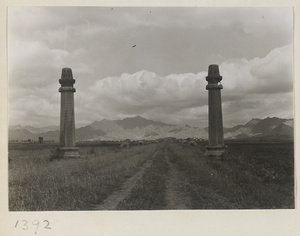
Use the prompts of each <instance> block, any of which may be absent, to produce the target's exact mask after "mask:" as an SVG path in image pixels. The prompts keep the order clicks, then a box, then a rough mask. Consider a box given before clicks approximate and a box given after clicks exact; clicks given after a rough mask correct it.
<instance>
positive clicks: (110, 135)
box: [9, 116, 294, 142]
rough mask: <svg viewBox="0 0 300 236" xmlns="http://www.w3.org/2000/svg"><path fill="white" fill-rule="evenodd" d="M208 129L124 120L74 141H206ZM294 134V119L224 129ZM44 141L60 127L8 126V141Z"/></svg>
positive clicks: (98, 124) (89, 129) (81, 131)
mask: <svg viewBox="0 0 300 236" xmlns="http://www.w3.org/2000/svg"><path fill="white" fill-rule="evenodd" d="M207 130H208V129H207V128H197V127H190V126H188V125H170V124H166V123H162V122H157V121H152V120H148V119H145V118H143V117H141V116H136V117H130V118H125V119H123V120H108V119H103V120H101V121H95V122H93V123H91V124H90V125H87V126H84V127H81V128H78V129H76V141H83V140H123V139H127V138H129V139H132V140H139V139H159V138H166V137H174V138H203V139H208V133H207ZM293 132H294V126H293V119H280V118H277V117H273V118H269V117H268V118H266V119H252V120H250V121H249V122H248V123H246V124H244V125H237V126H234V127H232V128H224V137H225V139H249V138H251V139H253V138H262V137H264V138H270V139H272V138H276V139H278V138H279V139H292V138H293ZM39 136H42V137H43V138H44V140H54V141H56V142H57V141H59V127H58V126H49V127H44V128H35V127H32V126H10V127H9V140H28V139H31V140H36V141H37V140H38V137H39Z"/></svg>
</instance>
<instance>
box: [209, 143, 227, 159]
mask: <svg viewBox="0 0 300 236" xmlns="http://www.w3.org/2000/svg"><path fill="white" fill-rule="evenodd" d="M225 152H226V146H206V152H205V156H209V157H216V158H219V159H221V157H223V156H224V155H225Z"/></svg>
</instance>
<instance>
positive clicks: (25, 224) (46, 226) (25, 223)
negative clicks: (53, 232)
mask: <svg viewBox="0 0 300 236" xmlns="http://www.w3.org/2000/svg"><path fill="white" fill-rule="evenodd" d="M43 223H44V224H43V226H44V229H51V227H50V226H49V225H50V223H49V221H48V220H44V221H43ZM19 225H20V226H19ZM32 225H33V226H34V227H35V234H36V233H37V231H38V228H39V226H40V222H39V221H38V220H34V221H32ZM18 226H19V227H21V229H22V230H28V229H29V227H30V225H29V224H28V221H27V220H22V221H19V220H17V222H16V224H15V228H18Z"/></svg>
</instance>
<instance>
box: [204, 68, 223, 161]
mask: <svg viewBox="0 0 300 236" xmlns="http://www.w3.org/2000/svg"><path fill="white" fill-rule="evenodd" d="M206 80H207V81H208V84H207V86H206V89H207V90H208V113H209V115H208V127H209V128H208V129H209V132H208V139H209V144H208V146H207V147H206V149H207V151H206V155H207V156H215V157H221V156H223V155H224V153H225V151H226V148H225V146H224V136H223V119H222V100H221V89H223V86H222V85H221V84H220V81H221V80H222V76H220V73H219V66H218V65H210V66H209V67H208V76H207V77H206Z"/></svg>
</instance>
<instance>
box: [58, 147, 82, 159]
mask: <svg viewBox="0 0 300 236" xmlns="http://www.w3.org/2000/svg"><path fill="white" fill-rule="evenodd" d="M78 150H79V148H78V147H60V148H57V149H56V157H57V158H78V157H80V155H79V152H78Z"/></svg>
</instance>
